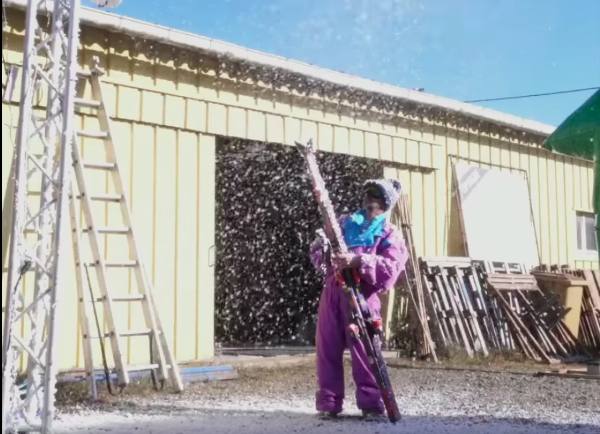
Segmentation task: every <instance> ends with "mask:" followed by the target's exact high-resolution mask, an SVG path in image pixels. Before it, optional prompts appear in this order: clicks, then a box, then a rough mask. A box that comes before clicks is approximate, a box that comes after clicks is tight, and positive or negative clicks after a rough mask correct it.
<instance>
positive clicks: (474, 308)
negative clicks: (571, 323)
mask: <svg viewBox="0 0 600 434" xmlns="http://www.w3.org/2000/svg"><path fill="white" fill-rule="evenodd" d="M420 268H421V273H422V276H423V281H424V283H425V287H426V289H427V291H428V293H429V295H430V297H431V300H432V312H431V313H430V315H429V319H430V322H431V323H432V324H431V328H432V329H435V330H437V332H438V333H437V335H438V336H439V340H440V344H441V346H443V347H446V348H449V347H456V346H458V347H461V348H463V349H464V350H465V351H466V353H467V354H468V355H469V356H470V357H474V356H475V354H476V353H480V354H483V355H488V354H489V352H490V351H492V350H495V351H502V350H513V349H516V348H520V349H521V350H522V351H523V353H524V354H525V355H527V356H528V357H529V358H532V359H534V360H537V361H546V362H549V363H552V362H555V361H557V359H558V358H564V357H568V356H569V355H572V354H574V353H575V352H577V344H576V340H575V338H574V337H573V335H572V334H571V333H570V332H569V330H568V329H567V328H566V326H565V325H564V323H563V322H562V320H561V318H562V316H563V315H564V309H562V308H561V306H560V304H559V303H558V301H557V300H554V299H552V298H551V297H548V296H546V295H545V294H544V293H543V292H542V291H541V290H540V288H539V287H538V286H537V282H536V279H535V277H533V276H532V275H530V274H526V273H525V270H524V268H523V267H522V266H520V265H519V264H507V263H484V262H478V261H472V260H471V259H470V258H464V257H440V258H422V259H421V261H420Z"/></svg>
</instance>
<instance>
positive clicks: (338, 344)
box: [310, 179, 408, 417]
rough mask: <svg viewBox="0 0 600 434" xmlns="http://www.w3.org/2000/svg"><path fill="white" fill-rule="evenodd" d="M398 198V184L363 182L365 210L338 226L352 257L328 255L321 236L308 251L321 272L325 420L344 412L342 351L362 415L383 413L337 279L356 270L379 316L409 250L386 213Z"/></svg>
mask: <svg viewBox="0 0 600 434" xmlns="http://www.w3.org/2000/svg"><path fill="white" fill-rule="evenodd" d="M399 194H400V183H399V182H398V181H396V180H385V179H379V180H369V181H367V182H366V183H365V184H364V191H363V207H362V209H361V210H359V211H357V212H356V213H354V214H352V215H349V216H343V217H342V218H341V219H340V226H341V228H342V232H343V234H344V239H345V241H346V244H347V245H348V249H349V250H350V253H348V254H337V255H331V252H330V251H329V248H328V244H327V242H326V239H325V238H324V235H323V234H322V232H321V236H319V237H317V239H316V240H315V241H313V243H312V244H311V247H310V257H311V261H312V263H313V265H314V266H315V268H317V269H318V270H321V271H323V272H324V274H325V283H324V288H323V291H322V293H321V299H320V301H319V312H318V320H317V334H316V346H317V380H318V391H317V393H316V408H317V411H318V412H319V414H320V415H321V416H323V417H334V416H336V415H337V414H338V413H340V412H341V411H342V405H343V400H344V368H343V353H344V349H345V348H348V349H349V350H350V355H351V357H352V376H353V378H354V383H355V385H356V402H357V404H358V408H359V409H360V410H362V412H363V415H364V416H367V417H369V416H371V415H373V416H375V417H377V416H379V415H383V414H384V407H383V402H382V400H381V394H380V392H379V388H378V387H377V383H376V381H375V377H374V376H373V374H372V373H371V369H370V366H369V362H368V360H367V354H366V351H365V348H364V346H363V344H362V342H361V341H360V340H358V339H356V338H355V337H354V336H353V334H352V331H351V329H350V327H349V305H348V300H347V298H346V295H345V294H344V293H343V290H342V288H341V287H340V284H339V283H338V281H337V279H336V270H341V269H344V268H354V269H356V270H357V271H358V273H359V275H360V282H361V292H362V293H363V295H364V296H365V298H366V300H367V304H368V305H369V308H370V310H371V313H372V315H373V316H374V317H375V318H380V317H381V316H380V309H381V302H380V300H379V294H381V293H384V292H386V291H388V290H389V289H390V288H392V287H393V286H394V284H395V283H396V280H397V279H398V277H399V275H400V273H401V272H402V271H403V270H404V266H405V264H406V260H407V259H408V251H407V249H406V246H405V244H404V240H403V239H402V236H401V234H400V233H399V231H398V229H396V228H395V227H394V226H393V225H392V224H390V222H389V212H390V210H391V208H392V207H393V206H394V204H395V203H396V201H397V199H398V196H399Z"/></svg>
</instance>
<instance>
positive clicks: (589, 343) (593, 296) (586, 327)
mask: <svg viewBox="0 0 600 434" xmlns="http://www.w3.org/2000/svg"><path fill="white" fill-rule="evenodd" d="M533 274H534V275H535V276H536V278H538V279H539V280H543V281H546V282H547V281H551V282H554V283H558V284H560V283H564V284H565V285H567V284H568V286H581V287H582V288H583V296H582V299H581V317H580V320H579V334H578V341H579V343H580V344H581V345H582V346H584V347H585V348H586V349H587V350H588V351H591V352H594V353H600V271H597V270H573V269H570V268H567V267H558V266H552V267H550V270H548V269H547V268H546V267H540V269H539V270H537V271H535V272H534V273H533Z"/></svg>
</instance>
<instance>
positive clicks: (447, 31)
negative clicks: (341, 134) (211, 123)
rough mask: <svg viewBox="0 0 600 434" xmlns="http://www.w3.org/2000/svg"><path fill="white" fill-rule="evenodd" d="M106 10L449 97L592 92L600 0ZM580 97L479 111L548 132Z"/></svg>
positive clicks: (251, 2)
mask: <svg viewBox="0 0 600 434" xmlns="http://www.w3.org/2000/svg"><path fill="white" fill-rule="evenodd" d="M86 2H87V4H88V5H89V4H90V3H91V2H90V0H86ZM86 2H84V3H86ZM112 11H113V12H115V13H118V14H123V15H128V16H131V17H135V18H139V19H142V20H146V21H150V22H153V23H159V24H162V25H166V26H169V27H174V28H178V29H181V30H186V31H190V32H194V33H199V34H202V35H205V36H209V37H214V38H218V39H223V40H226V41H229V42H233V43H236V44H240V45H243V46H246V47H251V48H255V49H259V50H262V51H267V52H270V53H274V54H278V55H282V56H286V57H291V58H295V59H298V60H303V61H306V62H309V63H313V64H317V65H319V66H323V67H327V68H332V69H336V70H340V71H344V72H348V73H351V74H356V75H359V76H363V77H367V78H371V79H374V80H378V81H383V82H387V83H392V84H396V85H399V86H403V87H409V88H417V87H422V88H425V90H426V91H427V92H431V93H434V94H437V95H443V96H447V97H451V98H455V99H459V100H470V99H480V98H487V97H501V96H511V95H522V94H529V93H539V92H547V91H556V90H564V89H573V88H583V87H592V86H600V24H599V23H600V0H420V1H416V0H371V1H369V0H318V1H312V0H287V1H284V0H281V1H267V0H263V1H260V0H220V1H219V0H195V1H194V0H172V1H164V0H163V1H159V0H123V2H122V3H121V5H120V6H119V7H118V8H116V9H113V10H112ZM591 94H592V91H588V92H581V93H575V94H567V95H558V96H545V97H538V98H531V99H522V100H512V101H500V102H493V103H492V102H488V103H480V104H481V105H485V106H487V107H490V108H494V109H497V110H501V111H505V112H508V113H513V114H516V115H519V116H523V117H527V118H531V119H535V120H539V121H542V122H546V123H549V124H552V125H558V124H559V123H560V122H561V121H562V120H563V119H564V118H565V117H566V116H568V115H569V114H570V113H571V112H572V111H573V110H574V109H576V108H577V107H578V106H579V105H580V104H581V103H582V102H583V101H584V100H585V99H586V98H588V97H589V96H590V95H591Z"/></svg>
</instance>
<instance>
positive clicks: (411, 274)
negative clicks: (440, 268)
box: [397, 194, 438, 362]
mask: <svg viewBox="0 0 600 434" xmlns="http://www.w3.org/2000/svg"><path fill="white" fill-rule="evenodd" d="M397 213H398V218H399V220H400V228H401V230H402V236H403V238H404V242H405V245H406V248H407V249H408V253H409V257H408V260H407V262H406V265H405V270H404V273H402V278H403V279H402V284H403V286H404V289H405V291H406V293H407V294H408V298H409V300H410V301H409V306H410V307H411V308H410V309H409V310H408V316H409V318H410V319H411V320H410V322H411V329H412V330H415V331H416V332H417V334H418V336H417V339H416V340H417V348H416V351H417V356H418V357H419V358H428V357H431V359H433V361H435V362H437V361H438V358H437V354H436V351H435V343H434V340H433V336H432V334H431V331H430V329H429V322H428V314H427V312H428V308H427V306H428V304H430V303H431V299H430V298H429V294H428V293H427V292H426V291H425V290H424V289H423V281H422V280H421V271H420V269H419V262H418V261H417V255H416V251H415V243H414V240H413V233H412V220H411V217H410V216H411V214H410V205H409V201H408V196H407V195H406V194H401V195H400V198H399V199H398V202H397Z"/></svg>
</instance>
